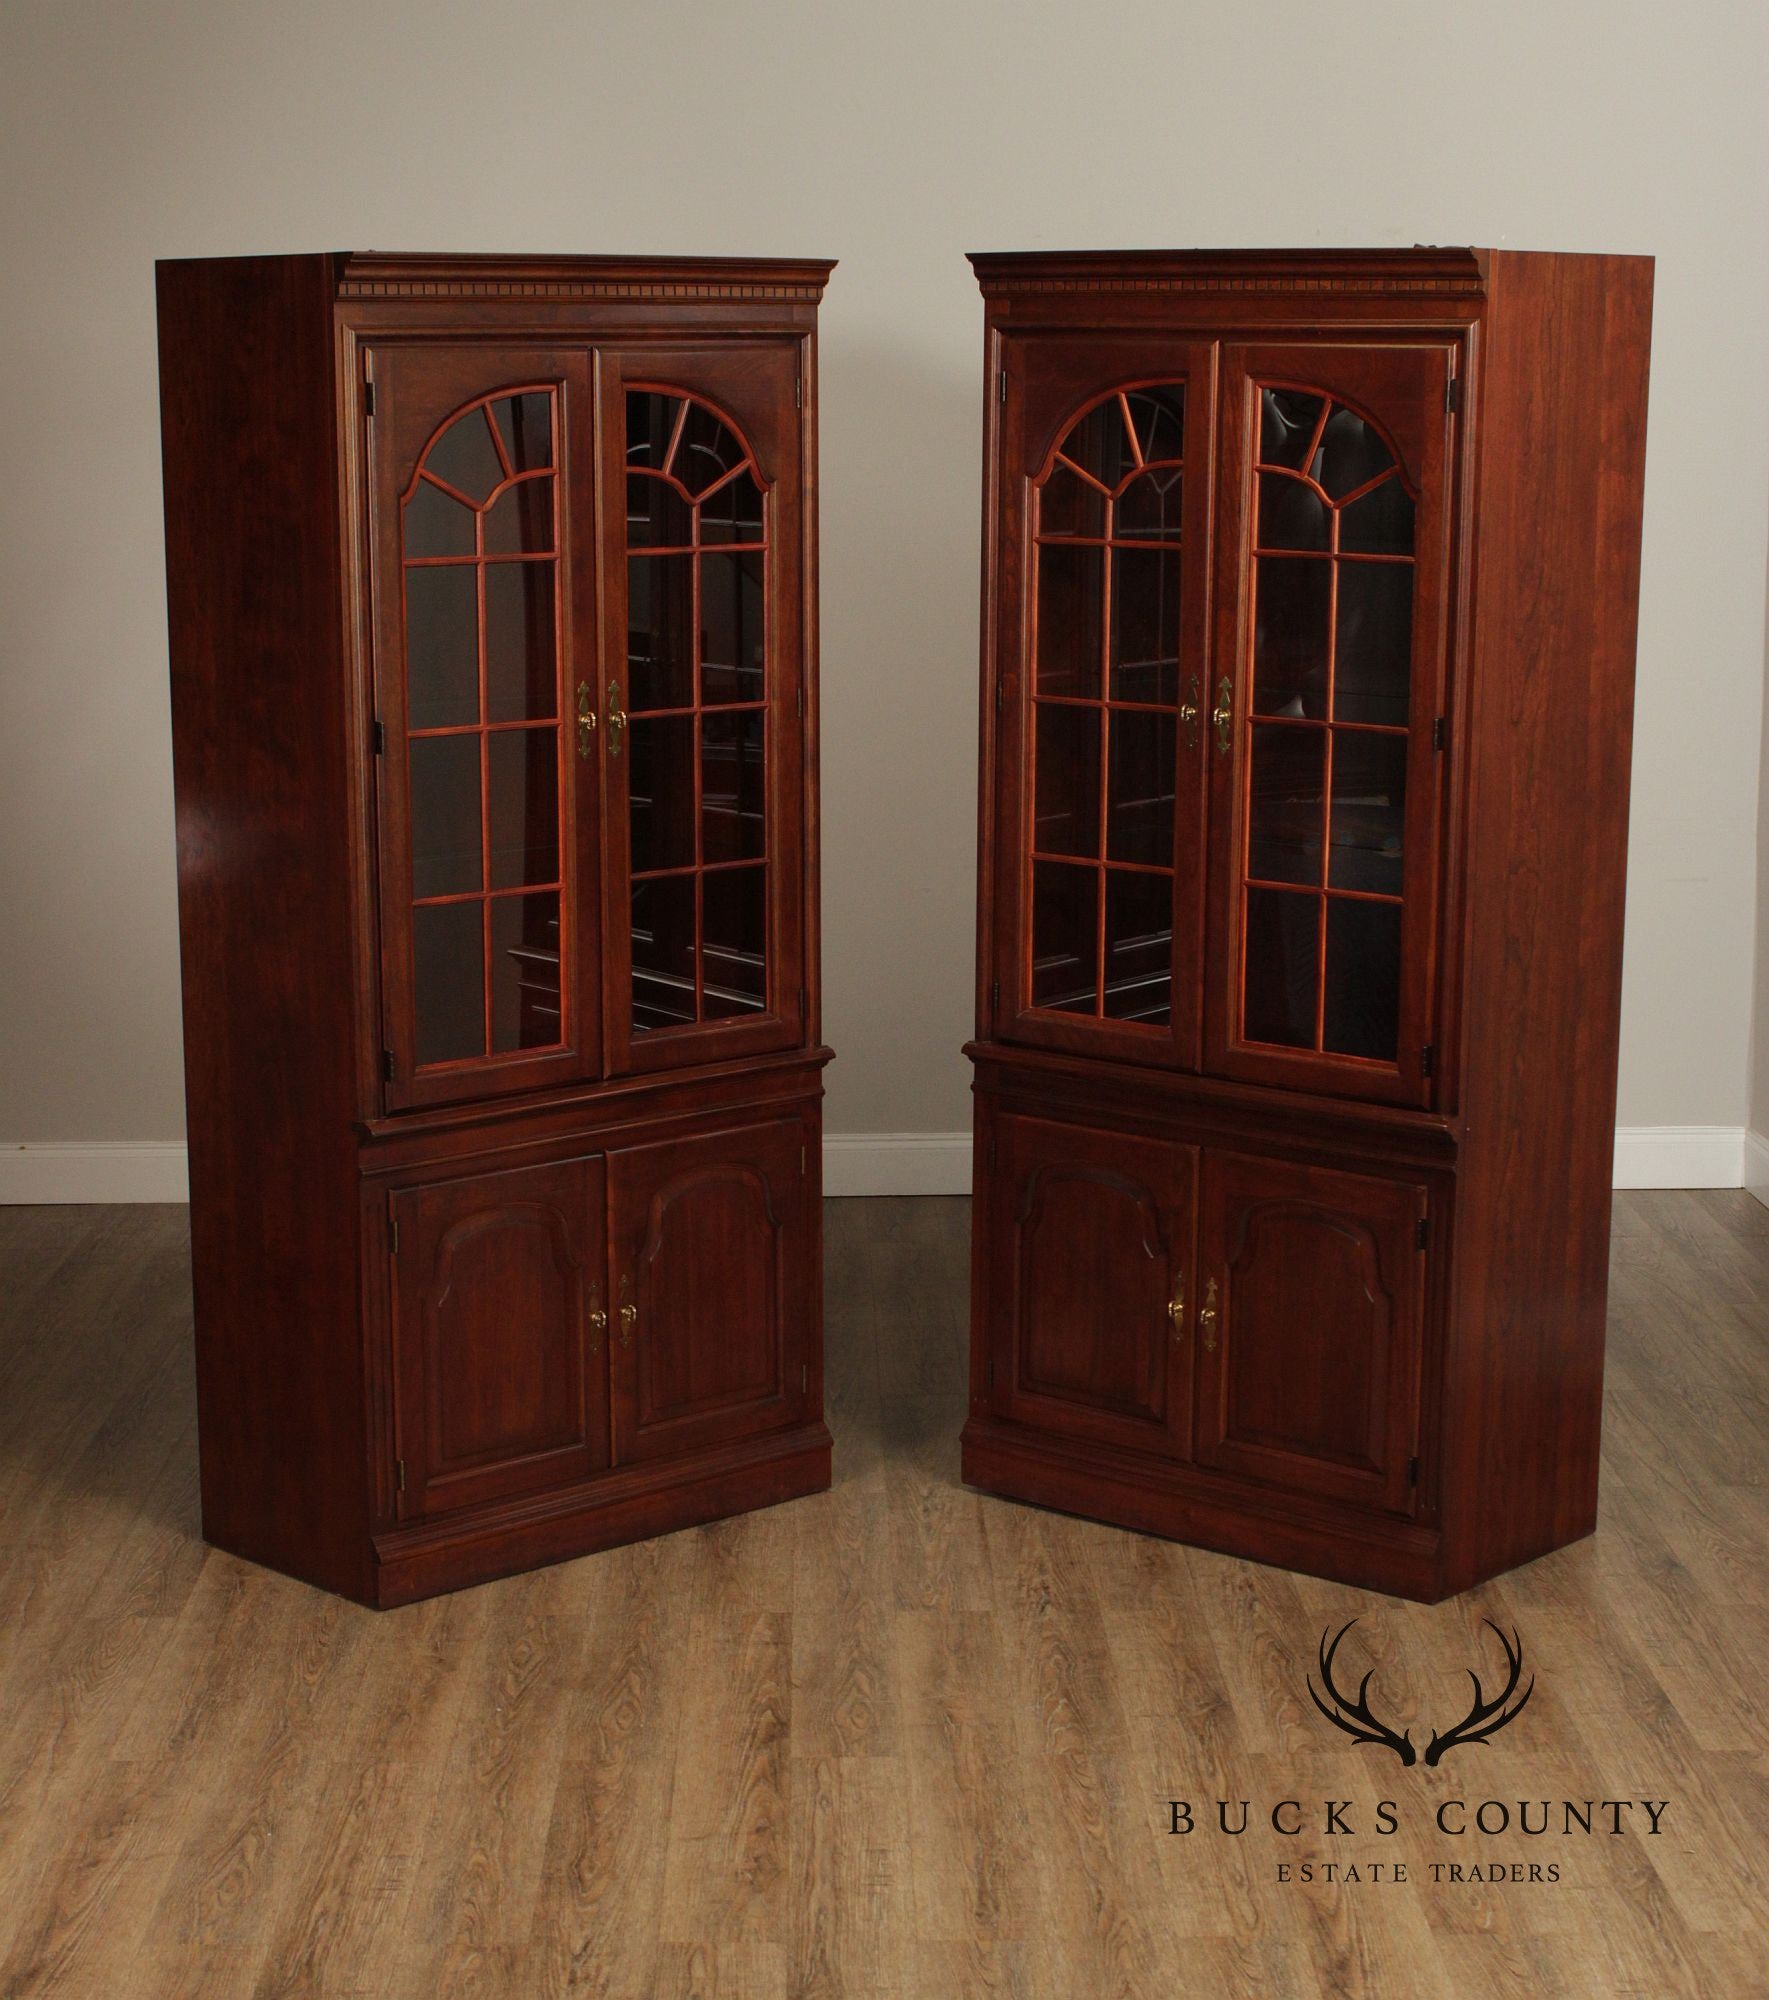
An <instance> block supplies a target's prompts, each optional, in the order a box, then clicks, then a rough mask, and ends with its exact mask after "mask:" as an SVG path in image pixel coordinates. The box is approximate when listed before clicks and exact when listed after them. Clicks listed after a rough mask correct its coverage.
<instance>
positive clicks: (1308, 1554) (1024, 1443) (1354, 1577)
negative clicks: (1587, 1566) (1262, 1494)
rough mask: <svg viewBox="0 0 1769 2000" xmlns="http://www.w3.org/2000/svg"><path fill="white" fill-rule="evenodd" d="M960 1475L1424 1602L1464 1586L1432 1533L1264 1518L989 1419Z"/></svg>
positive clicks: (979, 1428) (1255, 1509)
mask: <svg viewBox="0 0 1769 2000" xmlns="http://www.w3.org/2000/svg"><path fill="white" fill-rule="evenodd" d="M962 1476H963V1479H964V1483H965V1484H966V1485H967V1486H972V1487H975V1488H976V1489H977V1490H978V1491H979V1492H982V1493H992V1494H994V1495H995V1496H996V1497H997V1498H998V1499H1001V1500H1019V1501H1025V1502H1027V1503H1029V1504H1030V1505H1032V1506H1034V1507H1048V1508H1050V1509H1052V1510H1053V1511H1054V1512H1056V1513H1059V1514H1076V1515H1079V1516H1080V1517H1081V1518H1082V1519H1083V1520H1088V1521H1103V1522H1106V1523H1107V1524H1108V1525H1110V1526H1112V1527H1115V1528H1131V1529H1134V1530H1136V1531H1137V1532H1138V1533H1139V1534H1144V1535H1159V1536H1161V1538H1162V1539H1163V1540H1164V1541H1170V1542H1190V1543H1192V1544H1194V1545H1196V1546H1197V1547H1199V1548H1205V1549H1214V1550H1216V1551H1217V1553H1218V1554H1220V1555H1227V1556H1240V1557H1241V1558H1242V1559H1243V1560H1245V1561H1247V1562H1259V1563H1270V1564H1272V1565H1273V1566H1274V1567H1276V1568H1280V1569H1290V1570H1300V1571H1302V1572H1303V1573H1304V1574H1305V1575H1307V1576H1323V1577H1327V1578H1329V1579H1330V1580H1331V1581H1333V1582H1334V1583H1349V1584H1353V1585H1355V1586H1356V1587H1357V1588H1359V1589H1360V1590H1378V1591H1382V1592H1384V1593H1385V1594H1386V1595H1388V1596H1391V1597H1406V1598H1411V1599H1413V1600H1414V1601H1416V1602H1418V1603H1422V1604H1435V1603H1437V1602H1438V1601H1439V1600H1440V1599H1441V1598H1444V1597H1449V1596H1451V1595H1453V1594H1454V1592H1455V1591H1456V1590H1457V1589H1459V1588H1461V1586H1460V1585H1452V1584H1446V1583H1445V1582H1443V1581H1442V1566H1441V1561H1440V1554H1439V1548H1440V1540H1441V1538H1440V1536H1439V1534H1438V1532H1437V1531H1436V1530H1435V1529H1431V1528H1420V1527H1415V1526H1412V1525H1410V1524H1409V1523H1407V1522H1404V1521H1395V1522H1392V1523H1390V1522H1383V1521H1374V1520H1367V1519H1364V1520H1359V1519H1355V1518H1348V1517H1344V1516H1338V1515H1334V1516H1330V1517H1327V1516H1323V1517H1322V1518H1320V1519H1309V1518H1306V1517H1304V1516H1302V1515H1300V1514H1297V1513H1292V1512H1289V1511H1287V1510H1285V1509H1283V1508H1282V1507H1281V1506H1276V1507H1272V1508H1270V1509H1269V1510H1267V1509H1265V1508H1262V1507H1261V1506H1260V1505H1259V1504H1258V1503H1257V1502H1255V1501H1252V1500H1250V1499H1249V1497H1248V1494H1247V1492H1246V1491H1245V1490H1243V1489H1239V1488H1237V1489H1236V1490H1235V1491H1234V1492H1233V1493H1230V1492H1228V1491H1227V1490H1224V1491H1223V1492H1221V1493H1220V1494H1212V1493H1211V1492H1210V1490H1209V1485H1208V1482H1207V1481H1204V1480H1202V1479H1200V1478H1199V1477H1198V1476H1196V1475H1195V1474H1188V1473H1185V1472H1182V1471H1180V1470H1178V1469H1177V1468H1175V1469H1173V1470H1171V1471H1170V1470H1168V1469H1167V1468H1164V1467H1157V1466H1153V1465H1139V1464H1137V1463H1136V1462H1135V1461H1134V1460H1133V1459H1132V1458H1131V1457H1130V1455H1129V1454H1110V1453H1105V1452H1101V1451H1098V1450H1095V1449H1091V1448H1090V1449H1089V1450H1087V1451H1070V1450H1066V1449H1065V1448H1064V1447H1063V1445H1062V1444H1061V1443H1060V1442H1059V1441H1058V1440H1056V1439H1053V1438H1050V1437H1047V1436H1045V1435H1043V1434H1042V1433H1040V1434H1038V1435H1036V1436H1032V1437H1028V1436H1025V1435H1023V1434H1019V1433H1016V1432H1015V1430H1014V1429H1013V1428H1012V1427H1011V1426H1007V1425H1001V1424H995V1423H991V1422H989V1421H988V1420H987V1419H986V1418H985V1419H975V1418H973V1419H972V1421H971V1422H970V1423H969V1424H968V1425H967V1426H966V1427H965V1432H964V1440H963V1462H962ZM1274 1497H1275V1496H1274Z"/></svg>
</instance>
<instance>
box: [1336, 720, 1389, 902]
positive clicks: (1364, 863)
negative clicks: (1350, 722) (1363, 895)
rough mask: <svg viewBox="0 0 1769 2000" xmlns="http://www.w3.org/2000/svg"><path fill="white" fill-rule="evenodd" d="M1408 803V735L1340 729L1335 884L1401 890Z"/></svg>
mask: <svg viewBox="0 0 1769 2000" xmlns="http://www.w3.org/2000/svg"><path fill="white" fill-rule="evenodd" d="M1406 806H1407V739H1406V738H1405V737H1404V736H1372V735H1368V734H1366V733H1365V732H1364V731H1362V730H1351V729H1336V730H1335V731H1334V732H1333V820H1332V832H1331V836H1330V840H1331V846H1332V854H1331V858H1330V860H1329V862H1328V867H1327V881H1328V884H1329V886H1330V887H1332V888H1335V889H1364V890H1368V891H1370V892H1372V893H1374V894H1376V895H1380V896H1398V895H1399V894H1400V892H1401V867H1402V859H1403V856H1402V851H1401V850H1402V835H1403V832H1404V830H1405V824H1406Z"/></svg>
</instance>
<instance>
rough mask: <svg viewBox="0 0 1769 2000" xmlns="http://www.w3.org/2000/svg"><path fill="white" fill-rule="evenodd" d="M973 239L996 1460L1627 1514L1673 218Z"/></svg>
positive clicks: (1499, 1529)
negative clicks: (1657, 504) (1627, 1124)
mask: <svg viewBox="0 0 1769 2000" xmlns="http://www.w3.org/2000/svg"><path fill="white" fill-rule="evenodd" d="M972 261H973V264H974V265H975V268H976V271H977V275H978V278H979V281H980V283H981V286H982V290H983V294H984V298H985V302H986V315H987V329H986V337H987V352H988V357H989V359H988V368H989V371H990V393H989V395H988V397H987V399H986V410H987V418H986V426H987V428H986V435H985V441H984V453H985V477H984V490H985V493H986V495H987V496H988V498H987V501H986V509H985V517H984V575H983V588H984V602H985V606H986V612H985V631H984V646H983V672H984V677H985V688H984V695H985V699H984V702H983V711H982V712H983V747H982V774H981V800H982V824H981V869H980V875H979V882H980V905H979V961H980V966H981V977H980V980H979V1027H978V1037H977V1042H976V1044H975V1045H973V1048H972V1050H971V1053H972V1055H973V1056H974V1058H975V1059H976V1060H977V1063H978V1098H977V1121H978V1122H977V1162H978V1165H977V1183H976V1185H977V1199H978V1214H977V1228H976V1236H975V1244H976V1253H975V1254H976V1274H975V1284H974V1289H973V1298H974V1302H975V1313H976V1318H975V1320H974V1323H973V1328H972V1348H973V1357H972V1402H971V1416H970V1422H969V1425H968V1427H967V1431H966V1446H965V1466H966V1474H967V1477H969V1478H971V1479H972V1480H973V1481H975V1482H977V1483H979V1484H982V1485H985V1486H988V1487H989V1488H990V1489H991V1490H994V1491H997V1492H1002V1493H1007V1494H1010V1495H1017V1496H1018V1497H1020V1498H1024V1499H1027V1500H1033V1501H1043V1502H1045V1503H1046V1504H1050V1505H1054V1506H1061V1507H1064V1508H1067V1509H1070V1510H1072V1511H1080V1512H1093V1513H1097V1514H1098V1515H1099V1516H1100V1517H1101V1518H1103V1519H1108V1520H1120V1521H1123V1522H1124V1523H1125V1524H1126V1525H1130V1526H1136V1527H1142V1528H1148V1527H1151V1526H1154V1527H1157V1528H1158V1529H1160V1530H1161V1531H1162V1532H1168V1533H1174V1534H1179V1535H1186V1536H1191V1537H1194V1538H1196V1539H1199V1540H1201V1541H1205V1542H1207V1543H1209V1544H1210V1545H1211V1546H1214V1547H1219V1548H1227V1549H1231V1550H1234V1551H1236V1552H1239V1553H1242V1554H1245V1555H1250V1556H1255V1557H1262V1556H1263V1557H1266V1558H1268V1559H1273V1560H1282V1561H1285V1562H1290V1563H1294V1564H1297V1565H1298V1566H1301V1567H1305V1568H1310V1569H1315V1570H1318V1571H1319V1572H1320V1573H1322V1574H1325V1575H1331V1576H1340V1577H1343V1578H1345V1579H1346V1580H1349V1581H1356V1582H1362V1583H1368V1584H1372V1585H1374V1586H1375V1587H1378V1588H1387V1589H1393V1590H1396V1591H1400V1592H1402V1593H1404V1594H1407V1595H1412V1596H1419V1597H1433V1596H1441V1595H1443V1594H1446V1593H1447V1592H1450V1591H1453V1590H1459V1589H1463V1588H1466V1587H1467V1586H1469V1585H1470V1584H1472V1583H1474V1582H1477V1581H1479V1580H1480V1579H1481V1578H1483V1577H1486V1576H1490V1575H1493V1574H1496V1573H1497V1572H1499V1571H1501V1570H1504V1569H1506V1568H1509V1567H1512V1566H1514V1565H1515V1564H1517V1563H1520V1562H1524V1561H1527V1560H1529V1559H1530V1558H1531V1557H1533V1556H1536V1555H1540V1554H1543V1553H1545V1552H1546V1551H1548V1550H1550V1549H1553V1548H1557V1547H1560V1546H1561V1545H1563V1544H1564V1543H1566V1542H1567V1541H1569V1540H1572V1539H1574V1538H1576V1537H1577V1536H1579V1535H1581V1534H1584V1533H1587V1532H1589V1530H1590V1528H1591V1526H1592V1524H1593V1522H1594V1520H1595V1515H1596V1478H1597V1457H1596V1451H1597V1418H1598V1408H1599V1398H1600V1393H1601V1379H1602V1345H1603V1305H1604V1276H1605V1262H1606V1247H1607V1245H1606V1237H1607V1225H1608V1214H1609V1197H1608V1188H1609V1155H1610V1138H1611V1131H1612V1126H1613V1111H1614V1089H1615V1052H1616V1038H1617V1030H1618V1021H1619V991H1620V986H1619V981H1620V953H1621V892H1622V876H1623V868H1624V862H1625V828H1626V811H1627V774H1628V744H1629V730H1630V716H1631V705H1632V675H1633V645H1634V622H1635V599H1636V591H1637V578H1638V562H1639V542H1640V496H1641V474H1642V465H1643V453H1644V438H1645V403H1646V374H1647V351H1648V331H1649V321H1650V310H1651V291H1652V266H1651V261H1650V260H1649V259H1645V258H1632V257H1580V256H1560V255H1551V254H1537V253H1527V252H1511V251H1486V250H1429V251H1427V250H1420V251H1411V252H1407V251H1342V252H1341V251H1298V252H1284V251H1246V252H1217V251H1211V252H1203V251H1200V252H1177V251H1176V252H1155V251H1150V252H1135V253H1123V254H1118V253H1112V252H1081V253H1072V254H1071V253H1027V254H1023V255H1022V254H1017V253H997V254H990V255H987V256H978V257H976V258H974V259H973V260H972ZM1526 453H1527V454H1528V456H1527V458H1526V456H1525V454H1526ZM1544 453H1546V454H1549V455H1550V456H1549V457H1548V458H1544V457H1543V454H1544ZM1548 462H1551V463H1552V464H1553V466H1554V468H1555V471H1554V477H1553V478H1552V479H1551V480H1550V479H1546V478H1544V477H1543V476H1542V475H1541V466H1542V465H1543V464H1544V463H1548ZM1477 536H1478V538H1479V545H1480V550H1481V561H1480V565H1479V569H1478V572H1476V570H1475V569H1474V567H1473V565H1472V563H1471V561H1470V550H1471V549H1472V547H1473V544H1474V541H1475V538H1476V537H1477ZM1544 603H1549V604H1551V605H1552V606H1553V614H1552V616H1551V617H1546V618H1545V617H1544V616H1543V615H1542V610H1541V607H1542V605H1543V604H1544ZM1568 741H1577V742H1579V743H1580V744H1581V745H1582V746H1584V750H1583V763H1582V766H1581V771H1580V774H1579V780H1578V783H1577V784H1570V783H1567V782H1565V767H1564V760H1563V756H1562V746H1563V745H1564V744H1565V743H1566V742H1568ZM1575 1019H1576V1020H1577V1022H1578V1024H1579V1026H1578V1036H1579V1046H1578V1051H1577V1055H1576V1058H1575V1057H1574V1055H1573V1053H1572V1051H1571V1049H1570V1047H1569V1045H1568V1044H1567V1042H1566V1034H1567V1024H1568V1023H1569V1022H1570V1021H1573V1020H1575ZM1139 1272H1140V1273H1142V1277H1141V1278H1139V1277H1138V1276H1137V1273H1139ZM1544 1272H1553V1273H1554V1274H1555V1277H1554V1281H1553V1283H1552V1284H1551V1285H1545V1284H1544V1280H1543V1273H1544ZM1144 1280H1146V1283H1145V1282H1144ZM1089 1443H1092V1444H1108V1445H1109V1446H1110V1447H1111V1449H1112V1452H1113V1453H1115V1454H1117V1456H1116V1457H1114V1459H1113V1462H1112V1467H1111V1471H1110V1474H1109V1476H1107V1475H1106V1473H1105V1472H1104V1471H1103V1470H1102V1474H1101V1477H1100V1478H1099V1480H1098V1481H1097V1483H1096V1486H1095V1487H1094V1489H1093V1490H1091V1492H1090V1488H1089V1482H1088V1480H1087V1478H1086V1476H1085V1473H1084V1471H1081V1470H1078V1467H1079V1466H1080V1465H1081V1464H1082V1462H1083V1461H1082V1459H1081V1458H1079V1457H1078V1456H1077V1448H1078V1447H1082V1446H1085V1445H1087V1444H1089ZM1280 1524H1281V1525H1280ZM1352 1524H1355V1527H1356V1533H1355V1535H1351V1534H1349V1533H1348V1528H1349V1526H1350V1525H1352Z"/></svg>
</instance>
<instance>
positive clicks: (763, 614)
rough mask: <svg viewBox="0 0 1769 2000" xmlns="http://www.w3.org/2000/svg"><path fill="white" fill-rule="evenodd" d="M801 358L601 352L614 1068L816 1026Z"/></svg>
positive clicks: (779, 348)
mask: <svg viewBox="0 0 1769 2000" xmlns="http://www.w3.org/2000/svg"><path fill="white" fill-rule="evenodd" d="M799 361H800V356H799V349H798V346H797V344H796V343H793V342H780V341H771V342H760V341H758V342H750V343H744V342H741V341H728V342H722V343H721V344H720V345H718V346H717V347H710V346H709V347H694V346H680V347H669V348H659V349H655V350H639V349H621V350H618V351H604V352H603V353H601V354H599V356H598V364H597V365H598V370H599V396H600V408H601V412H602V458H601V471H602V482H603V489H604V491H605V492H606V493H607V494H608V495H609V504H608V505H607V507H606V508H605V510H604V533H603V541H602V561H603V566H604V572H605V574H606V575H607V576H608V578H609V589H608V592H607V603H606V607H605V614H604V634H603V637H604V647H603V650H604V654H605V657H606V660H607V673H606V676H605V685H604V687H603V689H602V699H603V706H604V709H605V711H606V713H605V724H604V729H603V744H602V750H603V768H604V773H605V780H606V786H607V797H608V813H607V854H606V877H605V880H606V885H607V886H606V906H607V910H608V923H607V939H608V983H607V993H608V1002H607V1004H608V1030H609V1050H610V1059H611V1066H612V1068H613V1069H614V1070H616V1071H627V1070H649V1069H662V1068H671V1067H674V1066H676V1065H679V1064H682V1063H694V1062H714V1061H724V1060H727V1059H729V1058H731V1057H734V1056H740V1055H746V1054H755V1053H759V1052H761V1051H764V1050H770V1049H782V1048H790V1047H792V1046H793V1045H794V1044H796V1043H797V1042H799V1041H801V1040H802V1039H803V1035H804V1024H805V1016H806V994H805V984H804V981H805V973H804V966H805V946H804V938H805V909H804V889H803V884H804V838H805V834H804V829H805V796H804V787H803V770H804V763H803V754H802V751H803V742H804V662H805V657H806V633H805V602H806V598H805V576H804V565H805V544H804V534H803V523H802V518H801V505H802V498H803V493H804V486H805V468H804V464H803V449H804V440H803V425H802V422H801V419H800V413H799V408H798V394H799V387H798V385H799ZM622 494H624V496H625V499H624V505H623V504H622V503H621V500H620V498H619V496H621V495H622Z"/></svg>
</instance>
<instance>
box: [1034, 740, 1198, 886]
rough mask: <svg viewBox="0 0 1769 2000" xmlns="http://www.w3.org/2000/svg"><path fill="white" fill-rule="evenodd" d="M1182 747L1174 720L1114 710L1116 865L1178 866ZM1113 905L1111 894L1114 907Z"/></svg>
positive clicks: (1109, 798)
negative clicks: (1176, 817) (1177, 780)
mask: <svg viewBox="0 0 1769 2000" xmlns="http://www.w3.org/2000/svg"><path fill="white" fill-rule="evenodd" d="M1045 712H1046V713H1047V714H1048V713H1049V711H1048V710H1046V711H1045ZM1176 745H1177V728H1176V724H1175V721H1174V718H1173V717H1172V716H1171V715H1157V714H1152V713H1149V712H1147V711H1145V710H1141V709H1134V708H1121V709H1114V710H1113V711H1112V721H1111V742H1110V747H1109V749H1108V751H1107V762H1108V764H1109V766H1110V771H1109V775H1108V782H1107V791H1106V854H1107V857H1108V858H1109V859H1110V860H1113V861H1141V862H1147V863H1150V864H1152V865H1154V866H1157V867H1162V868H1166V867H1171V866H1172V863H1173V786H1174V752H1175V748H1176ZM1110 902H1111V898H1110V896H1109V895H1108V897H1107V905H1108V908H1109V907H1110Z"/></svg>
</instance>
